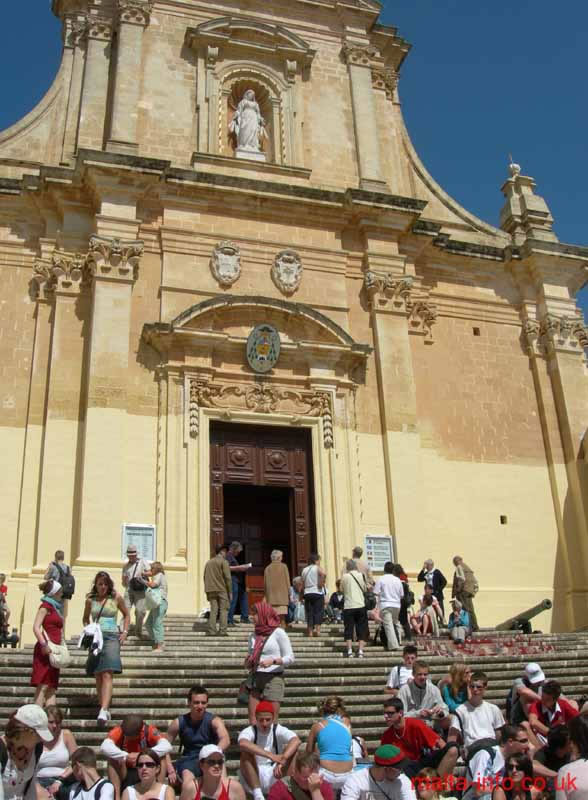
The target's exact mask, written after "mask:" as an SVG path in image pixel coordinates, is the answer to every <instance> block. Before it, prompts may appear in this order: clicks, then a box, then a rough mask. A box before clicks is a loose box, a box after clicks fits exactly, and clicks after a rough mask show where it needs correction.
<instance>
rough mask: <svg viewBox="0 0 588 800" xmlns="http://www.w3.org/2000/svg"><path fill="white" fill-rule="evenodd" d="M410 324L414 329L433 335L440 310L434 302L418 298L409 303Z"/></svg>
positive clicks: (428, 335) (426, 334)
mask: <svg viewBox="0 0 588 800" xmlns="http://www.w3.org/2000/svg"><path fill="white" fill-rule="evenodd" d="M408 310H409V317H408V319H409V324H410V325H411V326H412V328H413V330H415V331H418V332H420V333H424V334H425V336H427V337H430V336H432V328H433V325H434V324H435V323H436V322H437V317H438V316H439V312H438V310H437V306H436V305H435V304H434V303H430V302H429V301H428V300H416V301H415V302H412V303H410V304H409V309H408Z"/></svg>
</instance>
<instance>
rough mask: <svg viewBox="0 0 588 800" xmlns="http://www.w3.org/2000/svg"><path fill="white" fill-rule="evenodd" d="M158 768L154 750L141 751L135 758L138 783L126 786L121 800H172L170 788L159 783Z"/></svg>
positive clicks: (156, 755) (158, 761)
mask: <svg viewBox="0 0 588 800" xmlns="http://www.w3.org/2000/svg"><path fill="white" fill-rule="evenodd" d="M160 767H161V759H160V757H159V756H158V754H157V753H156V752H155V750H152V749H151V748H144V749H143V750H141V752H140V753H139V756H138V758H137V772H138V773H139V783H136V784H135V785H134V786H127V788H126V789H125V790H124V792H123V793H122V800H174V798H175V794H174V790H173V789H172V787H171V786H166V785H165V784H164V783H160V782H159V770H160Z"/></svg>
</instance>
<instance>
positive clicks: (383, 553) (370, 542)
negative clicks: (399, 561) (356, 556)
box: [365, 536, 394, 572]
mask: <svg viewBox="0 0 588 800" xmlns="http://www.w3.org/2000/svg"><path fill="white" fill-rule="evenodd" d="M365 557H366V561H367V563H368V566H369V568H370V569H371V570H372V572H383V571H384V564H385V563H386V561H394V559H393V558H392V539H391V538H390V537H389V536H366V537H365Z"/></svg>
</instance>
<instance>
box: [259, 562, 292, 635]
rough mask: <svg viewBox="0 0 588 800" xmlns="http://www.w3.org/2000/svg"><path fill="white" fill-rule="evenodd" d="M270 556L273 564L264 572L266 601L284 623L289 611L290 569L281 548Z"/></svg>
mask: <svg viewBox="0 0 588 800" xmlns="http://www.w3.org/2000/svg"><path fill="white" fill-rule="evenodd" d="M270 558H271V564H268V565H267V567H266V568H265V570H264V573H263V588H264V592H265V601H266V603H268V604H269V605H270V606H272V607H273V609H274V611H275V612H276V614H278V615H279V616H280V619H281V620H282V624H284V621H285V619H286V614H287V613H288V603H289V597H288V595H289V591H290V571H289V569H288V567H287V566H286V564H284V563H283V562H282V558H283V553H282V551H281V550H272V552H271V556H270Z"/></svg>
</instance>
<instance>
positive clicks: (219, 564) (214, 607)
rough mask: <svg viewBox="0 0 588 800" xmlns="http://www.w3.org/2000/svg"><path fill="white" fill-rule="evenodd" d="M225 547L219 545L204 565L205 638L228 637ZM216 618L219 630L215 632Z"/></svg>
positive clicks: (228, 583) (228, 573)
mask: <svg viewBox="0 0 588 800" xmlns="http://www.w3.org/2000/svg"><path fill="white" fill-rule="evenodd" d="M226 555H227V547H226V545H224V544H219V545H217V547H216V555H215V556H214V557H213V558H211V559H209V560H208V561H207V562H206V564H205V565H204V591H205V592H206V599H207V600H208V602H209V604H210V616H209V617H208V630H207V631H206V635H207V636H217V635H218V636H228V635H229V632H228V630H227V619H228V613H229V602H230V601H231V571H230V569H229V562H228V561H227V558H226ZM217 617H218V624H219V630H218V634H217V631H216V619H217Z"/></svg>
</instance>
